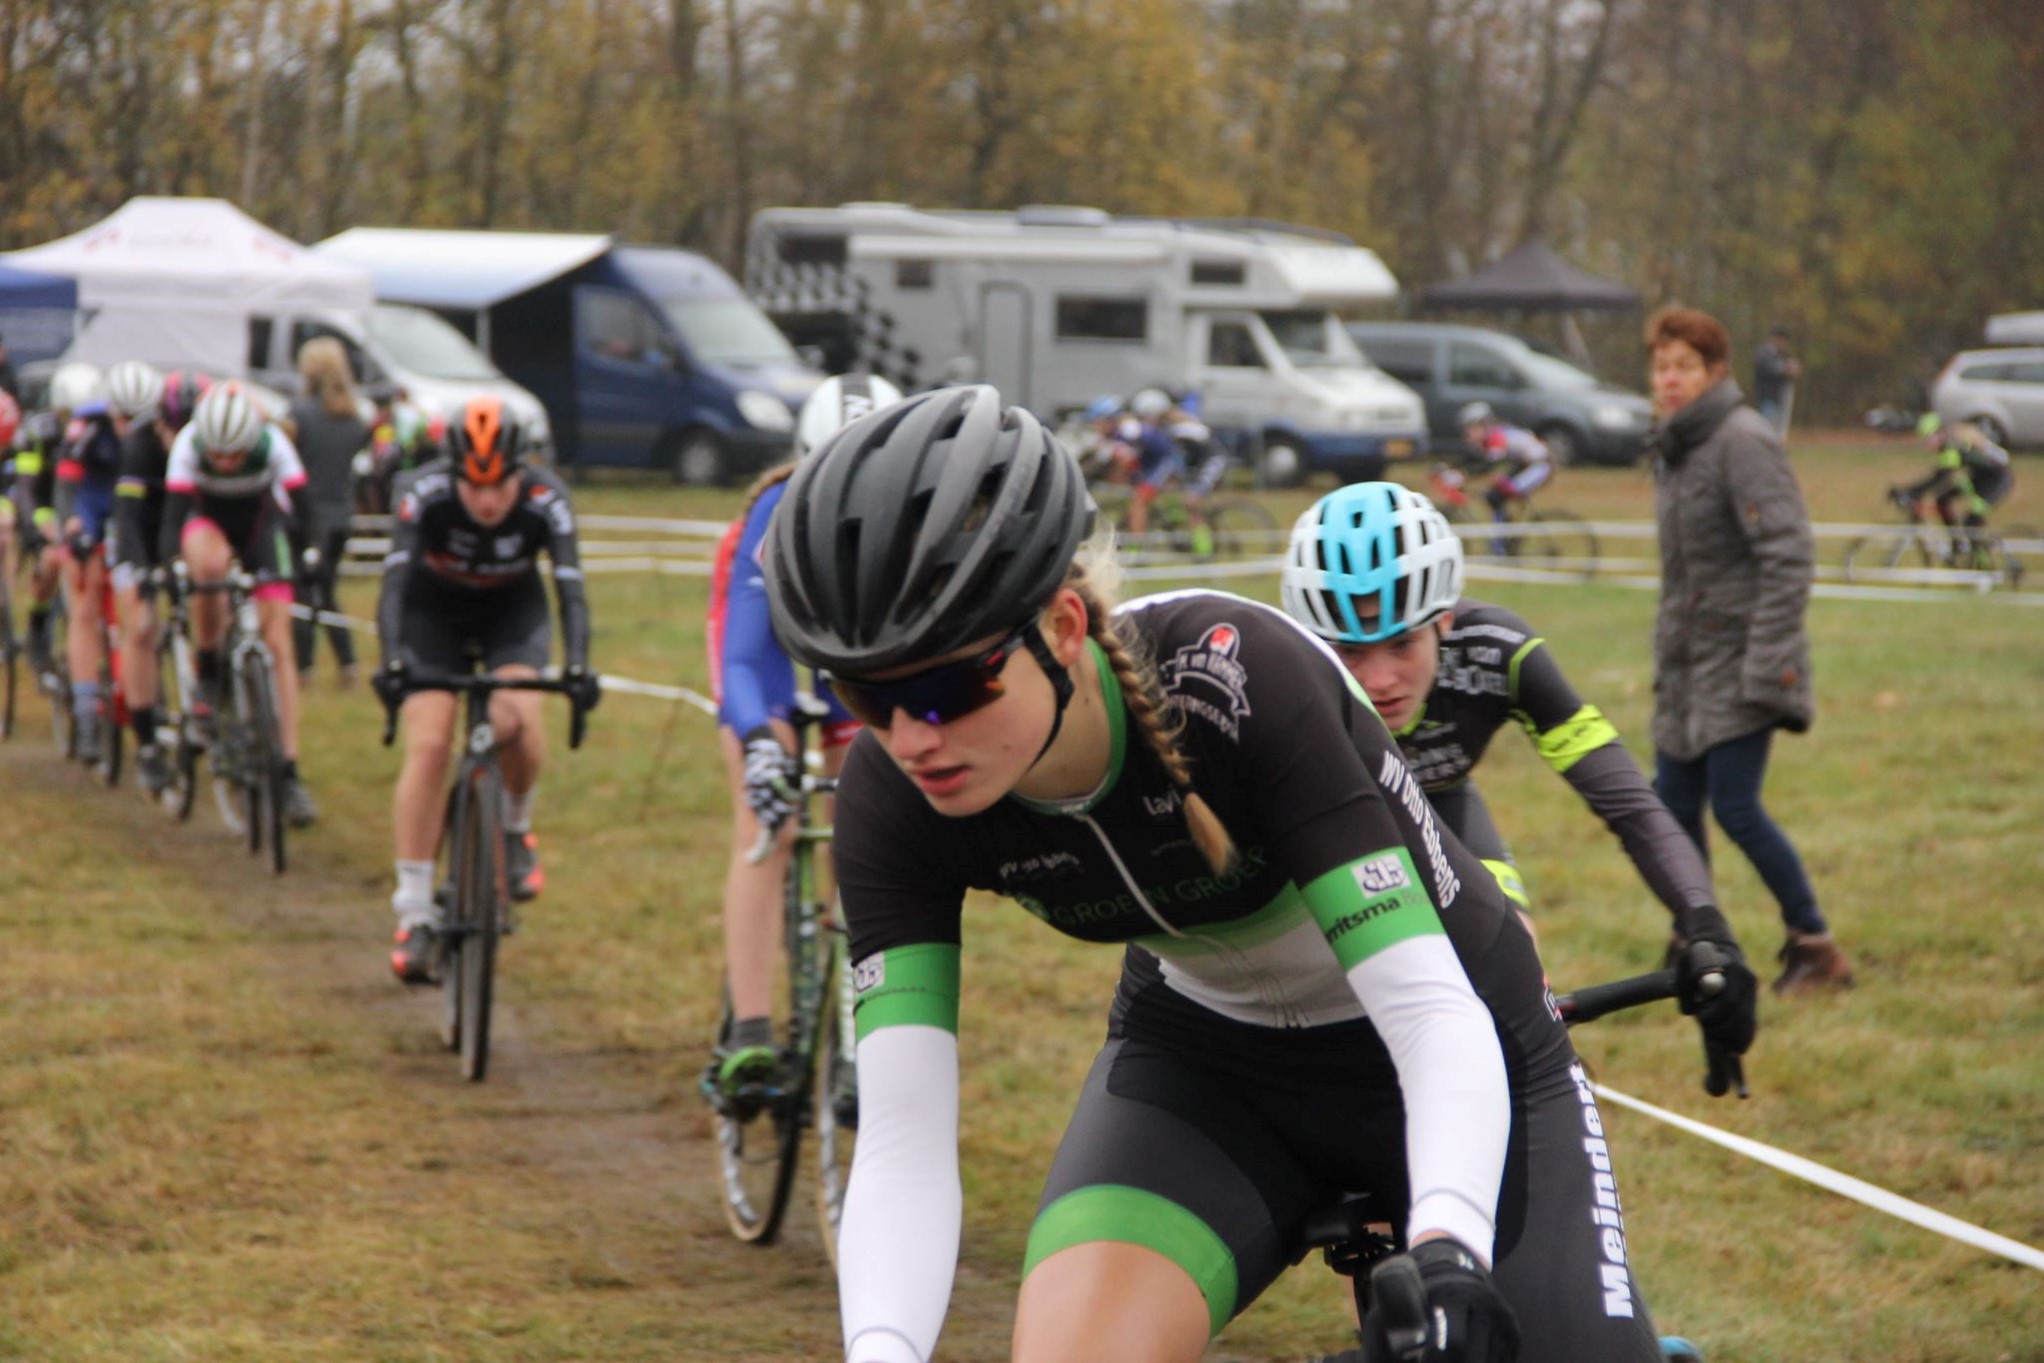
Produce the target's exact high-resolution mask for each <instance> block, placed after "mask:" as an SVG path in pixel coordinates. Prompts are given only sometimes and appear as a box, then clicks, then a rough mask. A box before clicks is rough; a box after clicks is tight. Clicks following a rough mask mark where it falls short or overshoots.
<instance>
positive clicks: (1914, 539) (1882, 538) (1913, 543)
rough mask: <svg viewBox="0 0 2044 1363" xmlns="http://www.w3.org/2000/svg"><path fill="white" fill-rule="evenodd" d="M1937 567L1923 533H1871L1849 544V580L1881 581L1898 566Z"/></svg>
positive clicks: (1846, 554) (1911, 567)
mask: <svg viewBox="0 0 2044 1363" xmlns="http://www.w3.org/2000/svg"><path fill="white" fill-rule="evenodd" d="M1936 566H1937V559H1936V557H1935V556H1934V555H1933V554H1932V553H1931V551H1930V546H1929V544H1928V543H1927V542H1926V541H1925V540H1924V537H1923V536H1922V535H1870V536H1867V537H1866V538H1864V539H1856V540H1854V541H1853V542H1852V543H1850V544H1848V545H1846V546H1845V580H1846V581H1847V582H1881V581H1884V580H1889V578H1890V575H1891V574H1893V573H1894V572H1896V571H1897V570H1898V569H1902V568H1908V569H1912V570H1914V569H1926V570H1927V569H1930V568H1934V567H1936Z"/></svg>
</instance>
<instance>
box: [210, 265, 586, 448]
mask: <svg viewBox="0 0 2044 1363" xmlns="http://www.w3.org/2000/svg"><path fill="white" fill-rule="evenodd" d="M321 336H331V337H333V338H335V339H336V340H338V341H339V342H340V343H341V347H342V348H343V349H344V350H346V351H347V352H348V366H349V368H350V369H352V370H353V371H354V373H355V381H356V382H357V383H359V384H361V385H362V386H363V387H365V388H375V387H379V386H390V387H396V388H402V389H403V390H404V391H405V393H406V394H407V395H408V396H409V397H410V399H411V401H412V404H413V405H414V406H415V407H417V408H418V409H419V410H420V411H422V412H424V413H425V414H426V415H427V416H428V417H441V418H444V419H448V420H452V419H453V417H454V415H455V414H456V413H457V412H459V411H460V410H461V408H462V407H463V406H464V405H466V404H467V402H468V400H469V399H470V398H475V397H496V398H501V399H503V402H504V406H505V407H506V408H507V409H509V410H510V411H511V412H513V413H514V414H515V415H517V417H518V418H519V419H520V420H521V421H523V422H525V423H526V426H527V429H528V430H530V431H531V432H533V433H534V436H535V441H536V445H537V448H538V450H539V452H540V454H541V455H542V456H543V457H551V456H552V452H553V432H552V429H551V428H550V426H549V425H548V423H547V414H546V408H545V407H543V406H541V405H540V401H539V399H538V398H536V397H534V396H533V395H532V394H531V393H529V392H527V391H526V390H525V389H524V388H521V387H519V386H518V385H517V384H516V383H513V382H512V381H511V380H510V379H508V378H506V377H504V373H503V371H502V370H500V369H498V368H497V366H496V365H495V364H493V363H491V361H490V358H489V356H487V355H485V354H483V352H482V351H480V350H478V349H476V347H475V343H474V342H472V341H470V340H469V339H468V337H466V336H464V335H462V334H461V333H460V332H459V331H456V330H455V329H454V328H453V327H452V326H449V325H448V324H447V323H446V322H445V321H443V320H441V318H440V317H438V316H437V315H435V314H434V313H431V312H428V311H427V310H426V309H424V308H415V307H412V306H411V305H410V304H407V303H378V304H377V305H376V306H375V307H373V308H371V309H369V311H368V312H367V314H361V313H352V312H313V313H307V314H303V315H299V316H291V317H265V316H261V315H257V316H252V317H250V318H249V323H248V363H249V376H250V377H251V378H253V379H255V380H257V381H258V382H260V383H264V384H268V385H269V386H271V387H273V388H276V389H278V390H279V391H281V392H285V393H295V392H297V391H298V390H299V387H300V385H299V380H298V352H299V351H300V350H302V349H303V348H304V347H305V343H306V342H307V341H310V340H313V339H315V338H317V337H321Z"/></svg>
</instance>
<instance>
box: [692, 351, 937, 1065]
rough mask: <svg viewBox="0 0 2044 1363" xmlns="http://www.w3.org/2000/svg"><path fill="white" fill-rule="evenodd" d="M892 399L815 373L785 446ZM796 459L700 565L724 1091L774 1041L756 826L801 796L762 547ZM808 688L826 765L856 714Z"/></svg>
mask: <svg viewBox="0 0 2044 1363" xmlns="http://www.w3.org/2000/svg"><path fill="white" fill-rule="evenodd" d="M899 401H901V391H900V390H899V389H897V388H896V387H895V386H894V385H893V384H891V383H889V382H888V381H887V380H885V379H882V378H876V377H873V376H871V375H865V374H845V375H840V376H837V377H834V378H830V379H826V380H824V382H823V384H822V385H821V386H820V387H819V388H817V390H816V391H815V392H814V393H813V394H811V395H810V397H809V400H808V401H807V402H805V403H804V404H803V405H802V414H801V416H800V418H799V419H798V420H797V421H796V423H795V458H796V459H798V460H799V459H801V458H803V457H805V456H807V455H810V454H812V453H814V452H815V451H816V450H817V449H818V448H820V447H821V446H822V445H823V444H824V442H826V441H828V440H829V439H830V438H831V437H832V436H833V435H835V434H837V432H838V431H839V430H840V429H842V428H843V427H844V426H846V425H847V424H849V423H850V422H852V421H855V420H857V419H858V418H860V417H862V416H865V415H866V414H867V413H869V412H875V411H878V410H879V409H881V408H883V407H888V406H891V405H893V404H894V403H897V402H899ZM794 471H795V464H794V462H792V461H791V462H789V463H785V464H782V465H780V466H779V467H777V468H773V469H770V470H768V471H767V472H766V473H764V474H762V475H761V476H760V479H759V481H758V482H756V483H754V484H753V487H752V492H751V496H750V498H749V499H748V501H747V503H746V508H745V510H744V511H743V512H742V513H741V514H740V515H739V517H738V519H737V520H735V521H733V522H732V524H731V528H730V529H729V530H727V531H725V533H724V539H723V541H722V542H721V543H720V544H719V545H718V546H717V554H716V559H715V565H714V567H713V569H712V571H711V577H710V610H709V622H708V630H707V637H708V642H709V652H710V686H711V690H712V691H713V693H714V694H715V695H716V697H717V706H718V708H717V724H718V728H719V735H718V737H719V740H720V741H721V743H722V744H723V750H724V772H725V779H726V781H727V783H728V784H729V786H730V789H731V861H730V865H729V868H728V869H727V870H726V871H725V873H724V973H725V979H726V981H727V983H728V984H729V987H730V990H731V1016H732V1027H731V1033H730V1036H729V1038H728V1039H727V1042H726V1044H725V1046H724V1048H723V1053H722V1054H721V1056H719V1057H718V1061H717V1081H718V1084H719V1086H720V1087H721V1088H723V1089H724V1091H725V1092H726V1093H735V1092H737V1091H738V1090H740V1089H742V1088H744V1087H746V1086H747V1085H749V1084H755V1083H762V1082H765V1081H766V1080H768V1079H770V1078H771V1077H772V1075H773V1071H774V1068H775V1066H776V1065H778V1064H779V1062H780V1053H779V1051H778V1050H776V1049H775V1046H774V1035H773V1019H772V1018H771V1017H770V1016H769V1011H770V1007H771V1003H772V1000H773V986H774V962H775V958H776V955H777V953H778V947H777V944H778V943H779V941H780V940H781V882H782V881H783V880H784V879H785V878H786V876H787V871H788V858H789V853H790V847H791V844H790V843H789V842H788V841H787V840H786V839H785V838H781V839H777V840H776V841H775V843H774V844H773V850H772V851H771V853H770V854H769V855H767V856H766V857H765V858H764V859H762V860H760V861H759V862H757V863H755V862H754V861H753V860H752V851H753V848H754V847H755V846H757V845H758V843H759V840H760V833H761V830H762V829H767V830H773V831H779V830H780V829H781V828H782V826H783V825H785V824H787V823H788V820H789V817H790V816H791V815H792V814H793V813H794V812H795V802H796V801H797V800H798V799H799V798H800V780H801V774H802V773H801V769H800V768H799V767H798V766H797V762H798V760H799V759H798V756H797V754H796V753H795V730H794V727H793V726H792V725H791V724H790V723H789V716H790V715H791V714H793V713H794V706H795V665H794V664H793V663H792V662H790V661H789V660H788V655H787V653H786V652H784V651H783V650H782V648H781V645H780V642H779V641H778V640H776V639H775V638H774V632H773V625H772V623H771V621H770V620H769V618H768V610H767V600H766V584H765V582H764V581H763V579H762V578H761V572H760V552H761V547H762V545H763V544H764V542H765V539H766V530H767V525H768V524H769V523H770V521H771V520H772V517H773V514H774V509H775V508H776V507H778V506H779V505H780V504H781V496H782V494H783V493H784V492H785V491H786V490H787V481H788V476H789V475H790V474H792V473H793V472H794ZM815 694H816V698H817V699H818V700H819V701H822V702H823V703H824V704H826V705H827V706H829V707H830V714H829V717H828V718H827V719H825V721H824V723H823V725H822V734H823V762H824V773H825V774H826V775H829V776H835V775H837V773H838V769H839V768H840V767H841V766H842V765H843V764H844V754H845V745H846V744H848V743H850V742H851V741H852V737H853V736H854V735H855V734H857V733H858V731H859V722H858V721H857V720H856V719H853V718H852V716H851V715H850V714H849V713H848V712H847V711H846V710H845V708H844V707H843V706H842V705H840V704H838V701H837V697H836V696H835V695H833V694H832V693H831V690H830V687H829V684H828V683H826V682H823V681H821V680H819V681H818V682H817V684H816V688H815Z"/></svg>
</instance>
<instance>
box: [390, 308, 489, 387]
mask: <svg viewBox="0 0 2044 1363" xmlns="http://www.w3.org/2000/svg"><path fill="white" fill-rule="evenodd" d="M369 335H370V338H371V339H373V340H374V341H375V342H376V344H377V346H378V347H379V348H380V349H382V350H384V351H386V352H387V353H388V354H389V355H390V358H391V359H392V360H393V361H395V362H396V364H397V366H398V367H399V368H400V369H407V370H410V371H411V372H412V373H414V374H423V375H425V376H426V377H427V378H429V379H501V378H503V377H504V375H503V373H502V372H501V371H500V370H498V368H497V366H495V365H493V364H491V363H490V360H489V357H488V356H487V355H485V354H483V352H482V351H480V350H477V349H476V348H475V345H474V343H473V342H471V341H470V340H469V339H468V337H466V336H464V335H462V334H461V333H460V332H458V331H456V330H455V329H454V328H453V327H451V326H449V325H447V323H445V322H443V321H441V320H440V319H439V318H438V317H436V316H434V315H433V314H432V313H430V312H427V311H426V310H425V309H424V308H407V307H397V306H394V305H392V304H389V303H384V304H379V305H378V306H377V307H375V308H372V309H371V310H370V312H369Z"/></svg>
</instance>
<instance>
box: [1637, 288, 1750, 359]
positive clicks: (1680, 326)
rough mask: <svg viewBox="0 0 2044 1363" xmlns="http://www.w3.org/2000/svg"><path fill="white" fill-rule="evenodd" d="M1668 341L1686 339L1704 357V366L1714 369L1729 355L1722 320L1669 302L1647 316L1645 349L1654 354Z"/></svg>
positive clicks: (1728, 338) (1729, 340)
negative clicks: (1650, 315)
mask: <svg viewBox="0 0 2044 1363" xmlns="http://www.w3.org/2000/svg"><path fill="white" fill-rule="evenodd" d="M1670 341H1683V342H1686V343H1687V344H1688V345H1689V346H1690V348H1691V349H1693V350H1695V351H1696V353H1697V354H1698V355H1701V356H1702V357H1703V363H1704V365H1705V367H1707V368H1711V369H1715V368H1717V367H1718V366H1719V365H1721V364H1724V363H1726V362H1727V361H1728V360H1730V359H1731V358H1732V336H1731V333H1730V332H1728V331H1726V330H1725V324H1724V323H1723V322H1720V321H1719V320H1718V319H1717V318H1715V317H1713V316H1711V315H1710V314H1709V313H1707V312H1704V311H1702V310H1701V309H1698V308H1682V307H1676V306H1674V305H1673V304H1670V305H1669V306H1667V307H1665V308H1662V309H1660V310H1659V311H1657V312H1655V313H1654V315H1653V316H1652V317H1649V318H1647V353H1648V354H1649V355H1651V354H1653V353H1654V352H1655V351H1656V350H1659V349H1660V348H1661V347H1662V346H1664V345H1666V344H1667V343H1668V342H1670Z"/></svg>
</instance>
